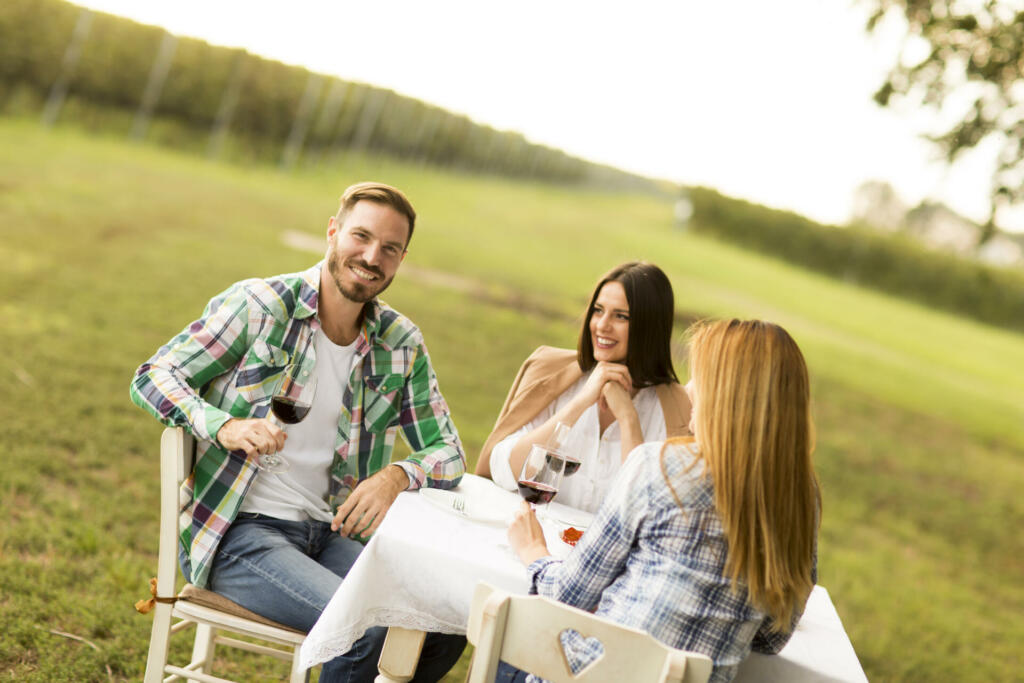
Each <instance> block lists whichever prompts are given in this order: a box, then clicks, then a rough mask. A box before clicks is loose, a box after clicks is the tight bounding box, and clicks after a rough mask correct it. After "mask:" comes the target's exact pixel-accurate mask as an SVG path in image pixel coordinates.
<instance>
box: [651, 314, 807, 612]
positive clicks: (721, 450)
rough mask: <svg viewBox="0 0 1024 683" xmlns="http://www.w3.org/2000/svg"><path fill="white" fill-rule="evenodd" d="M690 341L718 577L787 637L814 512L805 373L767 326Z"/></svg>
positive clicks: (739, 327) (780, 335)
mask: <svg viewBox="0 0 1024 683" xmlns="http://www.w3.org/2000/svg"><path fill="white" fill-rule="evenodd" d="M690 334H691V342H690V373H691V377H692V379H693V382H694V386H695V389H696V394H697V401H696V406H695V407H694V410H695V411H696V413H695V416H694V417H695V422H694V427H695V430H694V431H695V432H696V436H697V440H698V442H699V444H700V449H699V456H698V457H700V458H701V459H702V460H703V461H704V462H705V465H706V469H707V472H708V473H709V474H710V476H711V479H712V482H713V485H714V491H715V508H716V510H717V512H718V515H719V518H720V519H721V522H722V526H723V528H724V530H725V535H726V539H727V541H728V556H727V558H726V565H725V575H726V576H727V577H729V579H730V581H731V582H732V584H733V587H734V588H736V586H737V584H738V583H739V582H742V583H744V584H745V585H746V587H747V590H748V594H749V596H750V601H751V603H752V604H753V605H754V606H755V607H757V608H758V609H761V610H762V611H764V612H766V613H767V614H768V615H769V616H770V617H771V618H772V619H773V620H774V624H773V629H774V630H776V631H788V630H789V628H790V623H791V621H792V618H793V616H794V614H795V612H796V611H797V610H799V609H801V608H802V606H803V604H804V602H805V601H806V600H807V597H808V595H810V592H811V589H812V588H813V587H814V584H813V581H812V578H811V574H812V564H813V561H814V560H813V556H814V551H815V549H814V545H815V539H816V535H817V526H818V520H819V519H820V510H821V498H820V492H819V484H818V478H817V475H816V474H815V472H814V465H813V463H812V460H811V452H812V451H813V448H814V445H813V439H814V435H813V425H812V422H811V415H810V387H809V381H808V377H807V365H806V363H805V362H804V357H803V355H802V354H801V353H800V349H799V348H798V347H797V345H796V342H795V341H793V338H792V337H790V336H789V334H788V333H787V332H786V331H785V330H784V329H782V328H781V327H779V326H778V325H775V324H772V323H768V322H763V321H760V320H735V319H733V320H728V321H716V322H704V323H698V324H697V325H695V326H694V327H692V328H691V330H690ZM663 453H664V452H663Z"/></svg>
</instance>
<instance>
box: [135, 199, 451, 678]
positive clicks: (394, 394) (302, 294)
mask: <svg viewBox="0 0 1024 683" xmlns="http://www.w3.org/2000/svg"><path fill="white" fill-rule="evenodd" d="M415 222H416V213H415V211H414V210H413V208H412V205H411V204H410V203H409V200H408V199H407V198H406V197H405V195H404V194H402V192H401V191H399V190H398V189H396V188H393V187H390V186H388V185H383V184H379V183H360V184H358V185H353V186H352V187H350V188H348V189H347V190H345V193H344V194H343V195H342V197H341V206H340V208H339V209H338V213H337V215H335V216H332V217H331V218H330V219H329V220H328V222H327V251H326V255H325V258H324V260H323V261H321V262H320V263H318V264H317V265H316V266H314V267H312V268H309V269H308V270H305V271H303V272H299V273H293V274H289V275H278V276H275V277H270V278H266V279H251V280H244V281H242V282H239V283H236V284H234V285H232V286H231V287H229V288H228V289H227V290H226V291H224V292H223V293H221V294H219V295H217V296H215V297H214V298H213V299H212V300H211V301H210V303H209V304H208V305H207V307H206V310H205V311H204V312H203V315H202V316H201V317H200V318H199V319H198V320H196V321H195V322H193V323H191V324H190V325H188V326H187V327H186V328H185V329H184V330H183V331H182V332H181V333H180V334H178V335H177V336H176V337H174V338H173V339H172V340H171V341H170V342H168V343H167V344H166V345H164V346H163V347H161V348H160V349H159V350H158V351H157V352H156V354H155V355H154V356H153V357H152V358H150V359H149V360H148V361H147V362H146V363H144V364H143V365H142V366H141V367H140V368H139V369H138V371H137V372H136V375H135V379H134V381H133V382H132V385H131V396H132V400H133V401H134V402H135V403H136V404H138V405H139V406H141V407H142V408H144V409H145V410H147V411H148V412H150V413H152V414H153V415H155V416H156V417H157V418H158V419H159V420H160V421H161V422H163V423H164V424H166V425H169V426H181V427H184V428H186V429H188V430H189V431H190V432H192V433H193V434H194V435H195V436H196V438H197V439H198V440H199V447H198V454H197V461H196V467H195V469H194V471H193V472H192V474H191V475H190V476H189V478H188V479H187V480H186V481H185V484H184V485H183V491H182V494H183V500H184V501H187V504H186V507H185V508H184V510H183V513H182V516H181V525H180V528H181V534H180V538H181V564H182V570H183V572H184V574H185V576H186V577H188V578H189V580H190V581H191V582H192V583H194V584H196V585H198V586H201V587H208V588H210V589H211V590H213V591H216V592H217V593H220V594H222V595H224V596H225V597H228V598H230V599H231V600H234V601H235V602H237V603H238V604H240V605H242V606H244V607H246V608H248V609H250V610H252V611H254V612H256V613H258V614H261V615H263V616H265V617H267V618H269V619H273V620H274V621H277V622H280V623H282V624H285V625H287V626H291V627H293V628H298V629H301V630H304V631H308V630H309V629H310V628H311V627H312V626H313V624H314V623H315V622H316V620H317V618H318V617H319V616H320V613H321V612H322V611H323V608H324V607H325V606H326V605H327V602H328V601H329V600H330V598H331V596H332V595H333V594H334V592H335V590H336V589H337V587H338V586H339V585H340V583H341V581H342V579H343V578H344V576H345V574H346V573H347V572H348V570H349V568H351V566H352V564H353V563H354V562H355V560H356V558H357V557H358V555H359V552H360V551H361V550H362V544H361V543H360V542H359V540H357V539H361V538H365V537H366V536H368V535H370V534H372V533H373V532H374V531H375V530H376V529H377V527H378V526H379V525H380V523H381V521H382V520H383V519H384V516H385V514H386V513H387V511H388V509H389V508H390V506H391V504H392V503H393V502H394V500H395V498H396V497H397V496H398V494H399V493H400V492H402V491H404V490H407V489H416V488H420V487H422V486H431V487H437V488H451V487H453V486H456V485H457V484H458V483H459V480H460V479H461V478H462V475H463V473H464V472H465V469H466V459H465V454H464V452H463V449H462V444H461V443H460V441H459V436H458V433H457V432H456V430H455V425H454V424H453V423H452V420H451V417H450V414H449V410H448V405H447V404H446V402H445V400H444V397H443V396H442V395H441V392H440V389H439V388H438V383H437V377H436V375H435V374H434V370H433V368H432V366H431V362H430V357H429V355H428V354H427V349H426V346H425V344H424V342H423V338H422V335H421V334H420V331H419V329H418V328H417V327H416V326H415V325H414V324H413V323H412V322H411V321H410V320H409V319H408V318H406V317H405V316H403V315H401V314H400V313H398V312H397V311H395V310H394V309H392V308H390V307H389V306H387V305H386V304H384V303H383V302H381V301H379V300H378V299H377V296H378V295H379V294H380V293H381V292H383V291H384V290H385V289H387V287H388V285H390V284H391V281H392V280H393V279H394V277H395V274H396V273H397V272H398V268H399V266H400V265H401V263H402V260H403V259H404V258H405V254H406V250H407V247H408V244H409V240H410V239H411V238H412V233H413V228H414V227H415ZM288 367H290V368H296V370H294V371H292V372H293V373H294V374H295V376H296V377H297V378H298V380H297V383H298V384H302V383H303V382H307V383H308V382H309V381H310V380H309V379H308V378H315V379H316V391H315V395H314V398H313V400H312V405H311V406H310V408H309V412H308V414H307V415H306V417H305V419H303V420H301V421H300V422H299V423H297V424H293V425H290V426H289V427H288V429H287V433H286V432H285V431H284V430H282V429H281V428H280V427H278V426H277V425H276V424H274V423H273V422H271V421H269V420H267V419H265V418H266V417H267V415H268V412H269V410H270V404H271V399H272V397H273V394H274V393H275V391H276V390H277V388H278V386H280V384H281V382H282V380H283V376H284V374H285V368H288ZM399 431H400V432H401V434H402V436H403V438H404V439H405V441H406V442H407V443H408V445H409V448H410V451H411V454H410V455H409V457H407V458H406V459H404V460H400V461H396V462H391V455H392V447H393V444H394V440H395V435H396V432H399ZM269 454H277V455H278V456H279V457H280V459H282V460H283V461H284V462H285V463H287V469H285V470H277V471H269V470H268V469H264V468H261V466H260V464H259V458H260V457H261V456H266V455H269ZM384 634H385V629H383V628H375V629H371V630H370V631H368V632H367V634H366V636H364V637H363V638H362V639H361V640H359V641H358V642H356V644H355V645H354V646H353V648H352V650H351V651H349V652H348V653H347V654H345V655H342V656H340V657H338V658H336V659H334V660H332V661H330V662H328V663H326V664H325V665H324V667H323V670H322V671H321V674H320V680H321V681H323V682H325V683H326V682H327V681H348V680H352V681H363V680H373V677H374V676H375V675H376V665H377V658H378V657H379V654H380V649H381V647H382V645H383V639H384ZM464 645H465V639H464V638H462V637H461V636H444V635H441V634H430V635H428V637H427V639H426V641H425V643H424V647H423V655H422V657H421V659H420V666H419V668H418V669H417V672H416V677H415V678H414V679H413V680H415V681H433V680H438V679H439V678H441V677H442V676H443V675H444V673H445V672H447V670H448V669H449V668H450V667H451V666H452V664H454V663H455V661H456V660H457V659H458V657H459V655H460V654H461V652H462V649H463V647H464Z"/></svg>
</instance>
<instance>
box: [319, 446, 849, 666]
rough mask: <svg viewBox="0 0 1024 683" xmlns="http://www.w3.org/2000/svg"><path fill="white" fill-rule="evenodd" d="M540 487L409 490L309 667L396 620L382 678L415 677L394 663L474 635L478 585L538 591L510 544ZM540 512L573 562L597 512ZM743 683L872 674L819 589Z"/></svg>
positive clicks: (550, 537)
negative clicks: (442, 640) (426, 644)
mask: <svg viewBox="0 0 1024 683" xmlns="http://www.w3.org/2000/svg"><path fill="white" fill-rule="evenodd" d="M529 463H530V458H528V459H527V462H526V463H524V473H523V474H521V475H520V479H521V480H529V481H534V482H536V481H537V479H538V477H539V478H541V479H542V478H543V477H544V476H547V475H544V474H541V473H540V472H539V469H538V470H535V471H533V472H531V473H530V474H536V475H537V476H536V477H530V476H524V475H525V474H526V467H527V465H529ZM549 464H550V461H549ZM556 464H557V463H556ZM563 466H564V465H563ZM534 490H535V489H532V488H531V489H530V490H527V491H526V492H525V493H524V494H523V497H520V495H517V494H516V493H514V492H511V491H506V490H504V489H502V488H500V487H498V486H497V485H496V484H494V482H492V481H491V480H490V479H486V478H483V477H478V476H476V475H472V474H466V475H464V476H463V478H462V481H461V482H460V484H459V486H458V487H456V488H454V489H452V490H440V489H421V490H419V491H406V492H403V493H401V494H399V496H398V498H396V499H395V502H394V504H393V505H392V506H391V509H390V510H389V511H388V514H387V516H386V517H385V519H384V521H383V522H382V523H381V525H380V527H379V528H378V529H377V532H376V533H375V534H374V536H373V538H371V539H370V541H369V543H367V545H366V547H365V549H364V550H363V552H362V554H361V555H360V557H359V559H358V560H357V561H356V563H355V565H353V567H352V569H351V570H350V572H349V574H348V575H347V576H346V577H345V580H344V581H343V582H342V584H341V586H340V587H339V588H338V590H337V592H336V593H335V594H334V597H333V598H332V599H331V601H330V603H328V605H327V607H326V608H325V610H324V612H323V614H322V615H321V617H320V619H319V620H318V621H317V623H316V624H315V625H314V627H313V629H312V630H311V631H310V632H309V635H308V636H307V638H306V641H305V643H304V644H303V646H302V650H301V661H302V666H303V667H305V668H309V667H312V666H315V665H317V664H319V663H321V662H324V661H327V660H329V659H332V658H333V657H335V656H337V655H340V654H343V653H345V652H347V651H348V649H349V648H351V646H352V644H353V643H354V642H355V641H356V640H358V639H359V638H360V637H361V636H362V635H363V633H365V631H366V629H368V628H370V627H372V626H387V627H389V628H390V630H389V634H388V641H387V642H386V643H385V646H384V652H383V654H382V656H381V676H380V677H378V679H377V680H378V681H392V680H407V679H405V678H402V677H393V674H386V673H385V670H384V669H385V661H386V660H389V659H390V660H403V661H408V659H409V658H410V657H418V652H419V647H420V646H421V645H422V635H423V634H424V633H426V632H436V633H450V634H464V633H465V632H466V625H467V622H468V620H469V613H470V607H471V603H472V599H473V591H474V588H475V586H476V584H477V583H478V582H480V581H486V582H488V583H490V584H491V585H493V586H495V587H496V588H499V589H502V590H505V591H508V592H510V593H520V594H526V593H528V592H529V589H530V578H529V574H528V573H527V571H526V567H525V566H523V564H522V563H521V562H520V561H519V560H518V558H517V557H516V555H515V554H514V552H513V551H512V549H511V547H510V546H509V545H508V539H507V527H508V523H509V521H510V520H511V519H512V516H513V515H514V513H515V510H516V509H517V507H518V506H519V505H521V502H522V500H523V499H527V500H529V498H528V496H531V495H532V491H534ZM541 500H542V499H541ZM549 500H550V499H549ZM537 511H538V518H539V520H540V522H541V526H542V528H543V530H544V536H545V539H546V541H547V545H548V549H549V550H550V551H551V553H552V554H553V555H555V556H556V557H563V558H564V557H565V556H566V555H567V554H568V553H569V552H571V550H572V544H573V542H574V541H575V540H578V535H579V533H580V532H585V531H586V528H587V526H588V525H589V523H590V521H591V519H592V517H593V515H591V514H590V513H586V512H583V511H582V510H577V509H574V508H570V507H568V506H565V505H561V504H559V503H558V502H557V501H551V502H547V503H544V504H543V505H540V506H538V507H537ZM392 634H394V635H395V637H394V638H392ZM412 661H415V659H414V658H413V659H412ZM735 680H737V681H741V682H742V681H780V682H781V681H797V682H799V681H850V682H861V681H866V680H867V678H866V677H865V675H864V672H863V669H862V668H861V666H860V662H859V661H858V660H857V656H856V653H855V652H854V650H853V646H852V645H851V643H850V641H849V638H848V637H847V636H846V632H845V630H844V629H843V626H842V622H841V621H840V619H839V615H838V614H837V613H836V610H835V607H834V606H833V605H832V602H831V599H830V597H829V595H828V592H827V591H826V590H825V589H824V588H822V587H821V586H817V587H815V588H814V590H813V592H812V593H811V597H810V599H809V600H808V602H807V607H806V610H805V613H804V616H803V618H802V619H801V622H800V624H799V625H798V627H797V629H796V631H795V632H794V634H793V637H792V638H791V639H790V641H789V643H788V644H787V646H786V647H785V648H784V649H783V650H782V652H781V653H779V654H778V655H772V656H764V655H757V654H753V655H751V656H750V657H748V658H747V660H746V661H744V663H743V665H741V667H740V669H739V672H738V674H737V677H736V679H735Z"/></svg>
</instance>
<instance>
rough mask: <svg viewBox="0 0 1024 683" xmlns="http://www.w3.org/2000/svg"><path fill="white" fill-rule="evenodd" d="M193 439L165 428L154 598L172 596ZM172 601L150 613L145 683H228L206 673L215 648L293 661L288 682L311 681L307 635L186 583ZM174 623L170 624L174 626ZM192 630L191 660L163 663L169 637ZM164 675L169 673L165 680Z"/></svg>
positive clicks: (193, 451) (186, 434)
mask: <svg viewBox="0 0 1024 683" xmlns="http://www.w3.org/2000/svg"><path fill="white" fill-rule="evenodd" d="M195 452H196V444H195V439H193V438H192V436H191V435H189V434H188V433H186V432H185V430H183V429H181V428H180V427H178V428H171V429H165V430H164V432H163V436H162V437H161V439H160V555H159V560H158V565H157V579H156V594H155V595H156V596H160V597H161V598H162V597H164V596H173V595H174V586H175V583H176V578H177V575H178V513H179V511H180V510H179V504H178V489H179V487H180V486H181V482H182V481H183V480H184V479H185V477H186V476H187V475H188V473H189V472H191V470H192V466H193V464H194V461H195ZM177 597H178V599H177V600H176V601H173V602H171V601H166V602H161V601H160V599H159V598H158V599H157V602H156V605H155V606H154V609H153V612H154V614H153V631H152V634H151V635H150V640H149V657H148V659H147V661H146V678H145V683H158V682H159V681H165V682H166V681H174V680H178V679H179V678H184V679H188V680H195V681H203V682H204V683H231V682H230V681H228V680H227V679H224V678H218V677H216V676H213V675H211V674H210V669H211V667H212V665H213V659H214V648H215V647H216V645H227V646H230V647H236V648H239V649H242V650H248V651H249V652H257V653H260V654H265V655H270V656H272V657H276V658H278V659H283V660H285V661H291V663H292V665H291V674H290V678H289V681H291V683H300V682H303V681H306V682H308V681H309V672H308V671H302V670H301V669H300V668H299V647H300V646H301V645H302V641H303V640H305V638H306V635H305V634H304V633H301V632H299V631H295V630H293V629H290V628H288V627H286V626H283V625H281V624H277V623H275V622H273V621H270V620H269V619H265V618H263V617H261V616H259V615H257V614H254V613H253V612H250V611H249V610H247V609H245V608H244V607H241V606H240V605H237V604H235V603H234V602H231V601H230V600H228V599H227V598H225V597H223V596H221V595H218V594H216V593H213V592H211V591H207V590H203V589H200V588H196V587H195V586H192V585H190V584H186V585H185V587H184V589H182V591H181V593H180V594H179V595H178V596H177ZM174 619H178V620H179V621H177V622H176V623H174V624H173V625H172V621H173V620H174ZM193 625H194V626H195V627H196V635H195V641H194V643H193V646H192V661H191V663H189V664H188V665H186V666H184V667H180V666H173V665H171V664H168V663H167V655H168V649H169V645H170V637H171V635H172V634H174V633H177V632H179V631H181V630H183V629H186V628H188V627H190V626H193ZM221 631H226V632H230V633H233V634H236V635H239V634H240V635H243V636H248V637H251V638H256V639H259V640H263V641H265V642H269V643H273V644H274V645H278V646H284V649H281V648H279V647H271V646H268V645H259V644H255V643H250V642H247V641H244V640H239V639H237V638H232V637H228V636H224V635H221V633H220V632H221ZM166 674H170V675H169V676H167V677H166V678H165V677H164V676H165V675H166Z"/></svg>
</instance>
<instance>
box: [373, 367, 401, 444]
mask: <svg viewBox="0 0 1024 683" xmlns="http://www.w3.org/2000/svg"><path fill="white" fill-rule="evenodd" d="M363 384H364V389H363V425H364V426H365V427H366V428H367V429H368V430H370V431H371V432H374V433H376V434H383V433H384V432H386V431H387V430H388V428H389V427H393V426H394V425H396V424H398V417H399V413H400V412H401V409H402V391H401V389H402V387H403V386H404V385H405V377H404V376H403V375H400V374H395V373H389V374H383V375H367V376H365V377H363Z"/></svg>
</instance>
